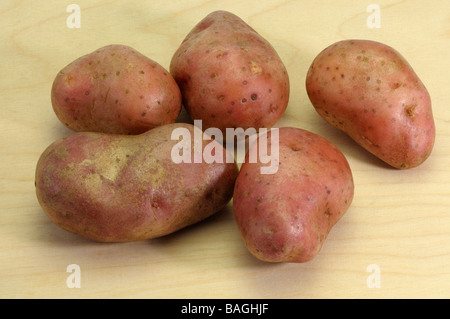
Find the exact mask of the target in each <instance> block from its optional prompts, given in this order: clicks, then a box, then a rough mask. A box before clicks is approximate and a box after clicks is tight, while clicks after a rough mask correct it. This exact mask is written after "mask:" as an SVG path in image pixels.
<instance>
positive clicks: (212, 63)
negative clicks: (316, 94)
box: [170, 11, 289, 136]
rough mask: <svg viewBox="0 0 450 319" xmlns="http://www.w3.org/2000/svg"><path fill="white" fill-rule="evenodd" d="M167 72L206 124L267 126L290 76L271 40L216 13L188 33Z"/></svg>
mask: <svg viewBox="0 0 450 319" xmlns="http://www.w3.org/2000/svg"><path fill="white" fill-rule="evenodd" d="M170 72H171V73H172V75H173V77H174V79H175V80H176V82H177V83H178V85H179V87H180V89H181V92H182V96H183V103H184V106H185V108H186V110H187V112H188V113H189V115H190V117H191V118H192V119H193V120H202V121H203V126H204V127H205V128H209V127H215V128H219V129H220V130H222V132H223V135H224V136H225V130H226V128H237V127H239V128H243V129H247V128H255V129H256V130H258V129H259V128H262V127H265V128H270V127H271V126H273V125H274V124H275V123H276V122H277V121H278V120H279V119H280V118H281V116H282V115H283V113H284V112H285V110H286V107H287V104H288V100H289V77H288V73H287V71H286V68H285V66H284V64H283V62H282V61H281V59H280V57H279V56H278V54H277V52H276V51H275V49H274V48H273V47H272V46H271V44H270V43H269V42H268V41H267V40H266V39H264V38H263V37H261V35H259V34H258V33H257V32H256V31H255V30H253V29H252V28H251V27H250V26H249V25H248V24H246V23H245V22H244V21H242V20H241V19H240V18H239V17H237V16H236V15H234V14H232V13H229V12H226V11H215V12H212V13H210V14H209V15H208V16H206V17H205V18H204V19H203V20H202V21H200V23H198V24H197V25H196V26H195V27H194V28H193V29H192V31H191V32H190V33H189V34H188V35H187V36H186V38H185V39H184V40H183V42H182V43H181V45H180V47H179V48H178V50H177V51H176V52H175V54H174V55H173V57H172V61H171V64H170Z"/></svg>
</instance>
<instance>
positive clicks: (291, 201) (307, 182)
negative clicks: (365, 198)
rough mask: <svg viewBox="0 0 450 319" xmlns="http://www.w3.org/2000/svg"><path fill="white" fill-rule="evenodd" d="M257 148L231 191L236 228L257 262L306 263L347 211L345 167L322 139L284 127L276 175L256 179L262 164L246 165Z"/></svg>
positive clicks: (350, 186) (349, 183) (349, 195)
mask: <svg viewBox="0 0 450 319" xmlns="http://www.w3.org/2000/svg"><path fill="white" fill-rule="evenodd" d="M268 134H269V135H270V134H273V133H272V132H269V133H268ZM260 138H261V137H260ZM267 139H268V140H271V138H267ZM257 143H259V142H258V141H257V142H255V143H254V144H252V146H251V147H250V149H249V152H248V153H247V157H246V161H245V162H244V163H243V164H242V166H241V170H240V172H239V175H238V178H237V180H236V185H235V188H234V194H233V210H234V214H235V218H236V222H237V225H238V228H239V230H240V232H241V234H242V237H243V239H244V241H245V244H246V246H247V248H248V249H249V251H250V252H251V253H252V254H253V255H254V256H255V257H257V258H258V259H261V260H263V261H268V262H296V263H301V262H307V261H309V260H311V259H313V258H314V257H315V256H316V255H317V254H318V253H319V251H320V249H321V247H322V245H323V243H324V241H325V239H326V237H327V235H328V233H329V231H330V230H331V228H332V227H333V226H334V225H335V224H336V222H337V221H338V220H339V219H340V218H341V217H342V216H343V215H344V213H345V212H346V211H347V210H348V208H349V207H350V205H351V202H352V200H353V193H354V183H353V177H352V172H351V169H350V166H349V164H348V162H347V160H346V158H345V157H344V155H343V154H342V153H341V151H340V150H339V149H338V148H337V147H336V146H334V145H333V144H331V143H330V142H329V141H327V140H326V139H325V138H323V137H321V136H319V135H316V134H314V133H311V132H308V131H305V130H302V129H299V128H289V127H283V128H280V129H279V143H278V145H279V148H278V150H279V155H278V156H279V168H278V171H277V172H276V173H274V174H261V167H264V166H265V165H266V164H263V163H262V162H261V161H255V162H249V161H248V159H249V157H250V155H249V154H251V153H252V152H256V147H255V145H258V144H257ZM272 144H273V142H272ZM270 148H271V149H275V148H274V147H273V145H271V146H270Z"/></svg>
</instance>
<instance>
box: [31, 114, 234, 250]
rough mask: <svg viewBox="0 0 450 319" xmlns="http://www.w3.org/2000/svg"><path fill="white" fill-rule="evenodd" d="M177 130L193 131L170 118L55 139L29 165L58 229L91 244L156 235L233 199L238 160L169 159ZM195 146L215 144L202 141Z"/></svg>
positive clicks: (174, 148)
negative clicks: (130, 129) (126, 130)
mask: <svg viewBox="0 0 450 319" xmlns="http://www.w3.org/2000/svg"><path fill="white" fill-rule="evenodd" d="M176 129H178V130H180V129H181V130H184V131H185V132H187V133H188V135H190V136H191V138H192V137H193V136H194V130H199V129H198V128H196V127H195V126H193V125H191V124H184V123H175V124H167V125H163V126H159V127H157V128H154V129H152V130H150V131H147V132H145V133H142V134H138V135H119V134H106V133H98V132H76V133H73V134H71V135H69V136H67V137H64V138H62V139H60V140H57V141H55V142H54V143H52V144H51V145H49V146H48V147H47V149H46V150H45V151H44V152H43V153H42V155H41V156H40V158H39V161H38V163H37V167H36V174H35V184H36V195H37V199H38V201H39V203H40V205H41V207H42V208H43V211H44V212H45V214H46V215H47V216H48V217H49V218H50V220H51V221H52V222H53V223H55V224H56V225H58V226H59V227H61V228H63V229H65V230H67V231H69V232H71V233H74V234H77V235H79V236H82V237H85V238H88V239H91V240H94V241H98V242H126V241H136V240H145V239H150V238H156V237H160V236H164V235H167V234H170V233H173V232H175V231H177V230H180V229H182V228H184V227H187V226H189V225H192V224H194V223H198V222H200V221H202V220H203V219H205V218H207V217H209V216H211V215H213V214H215V213H217V212H218V211H220V210H221V209H222V208H223V207H224V206H225V205H226V204H227V203H228V202H229V201H230V199H231V197H232V194H233V187H234V182H235V179H236V177H237V174H238V168H237V165H236V163H235V162H230V161H227V160H226V158H224V160H223V161H219V160H217V161H215V162H212V163H210V164H208V163H206V162H205V161H202V162H201V163H195V162H194V161H193V160H192V161H185V162H180V161H174V160H173V157H172V152H174V154H178V152H179V150H178V149H179V145H178V143H181V142H179V141H178V140H177V139H172V133H173V132H174V131H175V130H176ZM200 134H201V131H200ZM200 136H201V135H200ZM188 138H189V137H186V139H185V140H183V141H184V142H191V140H188ZM192 143H193V142H192ZM210 143H215V144H216V145H210ZM192 145H193V144H192ZM200 145H201V146H202V147H203V149H204V148H205V147H206V146H208V145H209V146H214V147H215V149H217V150H218V149H219V148H221V147H222V145H221V144H218V143H217V142H216V141H211V140H206V139H204V140H203V141H202V143H200ZM223 154H224V156H226V152H225V151H224V152H223ZM192 156H193V154H192Z"/></svg>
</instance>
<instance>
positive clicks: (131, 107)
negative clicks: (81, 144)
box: [51, 44, 181, 134]
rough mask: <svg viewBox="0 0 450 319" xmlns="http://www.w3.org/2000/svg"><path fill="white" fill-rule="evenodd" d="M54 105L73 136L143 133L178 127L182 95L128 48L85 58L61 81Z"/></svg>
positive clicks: (104, 50)
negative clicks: (80, 132) (166, 127)
mask: <svg viewBox="0 0 450 319" xmlns="http://www.w3.org/2000/svg"><path fill="white" fill-rule="evenodd" d="M51 101H52V105H53V110H54V111H55V113H56V115H57V117H58V118H59V120H60V121H61V122H62V123H63V124H65V125H66V126H67V127H69V128H70V129H72V130H74V131H91V132H103V133H115V134H140V133H144V132H145V131H148V130H149V129H152V128H154V127H156V126H160V125H164V124H170V123H174V122H175V120H176V119H177V117H178V115H179V113H180V111H181V92H180V89H179V88H178V85H177V84H176V82H175V80H174V79H173V77H172V76H171V74H170V73H169V72H168V71H166V70H165V69H164V68H163V67H162V66H161V65H159V64H158V63H156V62H155V61H153V60H152V59H150V58H148V57H146V56H144V55H143V54H141V53H139V52H137V51H136V50H135V49H133V48H131V47H129V46H125V45H118V44H114V45H108V46H105V47H102V48H99V49H98V50H95V51H94V52H92V53H89V54H87V55H85V56H82V57H80V58H78V59H76V60H75V61H73V62H72V63H70V64H69V65H67V66H66V67H64V68H63V69H62V70H61V71H60V72H59V73H58V74H57V76H56V78H55V80H54V82H53V86H52V90H51Z"/></svg>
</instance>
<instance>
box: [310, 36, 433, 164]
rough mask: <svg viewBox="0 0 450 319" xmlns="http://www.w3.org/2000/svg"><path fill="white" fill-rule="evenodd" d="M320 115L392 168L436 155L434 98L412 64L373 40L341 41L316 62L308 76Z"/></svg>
mask: <svg viewBox="0 0 450 319" xmlns="http://www.w3.org/2000/svg"><path fill="white" fill-rule="evenodd" d="M306 89H307V92H308V96H309V98H310V100H311V102H312V104H313V106H314V108H315V109H316V111H317V112H318V114H319V115H320V116H322V117H323V118H324V119H325V120H326V121H327V122H328V123H330V124H331V125H333V126H335V127H337V128H338V129H340V130H342V131H344V132H345V133H347V134H348V135H349V136H350V137H351V138H353V139H354V140H355V141H356V142H357V143H358V144H359V145H361V146H362V147H363V148H365V149H366V150H368V151H369V152H371V153H372V154H374V155H375V156H377V157H378V158H380V159H381V160H383V161H385V162H386V163H388V164H389V165H391V166H393V167H395V168H398V169H406V168H412V167H416V166H418V165H420V164H422V163H423V162H424V161H425V160H426V159H427V158H428V157H429V155H430V154H431V151H432V149H433V145H434V139H435V125H434V119H433V114H432V109H431V99H430V95H429V94H428V91H427V89H426V88H425V86H424V84H423V83H422V81H421V80H420V79H419V77H418V76H417V74H416V73H415V72H414V70H413V69H412V67H411V66H410V65H409V64H408V62H407V61H406V60H405V59H404V58H403V57H402V56H401V55H400V53H398V52H397V51H396V50H394V49H393V48H391V47H389V46H387V45H385V44H382V43H379V42H375V41H369V40H345V41H340V42H337V43H335V44H333V45H331V46H329V47H327V48H326V49H324V50H323V51H322V52H320V53H319V55H318V56H317V57H316V58H315V59H314V61H313V62H312V64H311V67H310V69H309V71H308V74H307V77H306Z"/></svg>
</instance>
